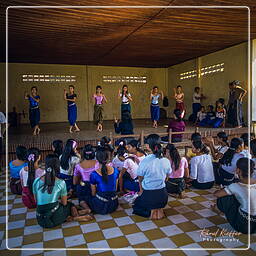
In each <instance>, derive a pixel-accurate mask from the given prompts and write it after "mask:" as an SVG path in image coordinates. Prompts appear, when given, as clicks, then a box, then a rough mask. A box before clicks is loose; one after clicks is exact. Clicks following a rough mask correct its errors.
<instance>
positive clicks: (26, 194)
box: [21, 187, 36, 209]
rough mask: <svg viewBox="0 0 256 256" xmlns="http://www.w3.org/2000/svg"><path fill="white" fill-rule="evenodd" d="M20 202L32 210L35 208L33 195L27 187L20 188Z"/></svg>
mask: <svg viewBox="0 0 256 256" xmlns="http://www.w3.org/2000/svg"><path fill="white" fill-rule="evenodd" d="M21 198H22V202H23V204H24V205H25V206H26V207H27V208H29V209H33V208H36V201H35V198H34V195H33V194H32V193H31V192H30V190H29V188H28V187H23V188H22V197H21Z"/></svg>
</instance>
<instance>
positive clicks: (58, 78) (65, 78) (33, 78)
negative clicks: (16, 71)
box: [22, 74, 76, 83]
mask: <svg viewBox="0 0 256 256" xmlns="http://www.w3.org/2000/svg"><path fill="white" fill-rule="evenodd" d="M22 82H58V83H59V82H64V83H70V82H76V76H73V75H50V74H47V75H43V74H24V75H22Z"/></svg>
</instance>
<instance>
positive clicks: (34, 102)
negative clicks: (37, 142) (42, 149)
mask: <svg viewBox="0 0 256 256" xmlns="http://www.w3.org/2000/svg"><path fill="white" fill-rule="evenodd" d="M25 99H26V100H29V121H30V125H31V127H32V128H33V129H34V131H33V135H38V134H39V133H40V128H39V122H40V109H39V101H40V96H39V95H38V94H37V87H36V86H33V87H32V88H31V95H29V94H28V93H27V92H25Z"/></svg>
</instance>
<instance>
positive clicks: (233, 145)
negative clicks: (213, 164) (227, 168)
mask: <svg viewBox="0 0 256 256" xmlns="http://www.w3.org/2000/svg"><path fill="white" fill-rule="evenodd" d="M241 145H243V140H242V139H240V138H233V139H232V140H231V142H230V148H229V149H228V150H227V151H226V152H225V154H224V155H223V157H222V158H221V159H220V163H221V164H223V165H231V162H232V159H233V157H234V154H235V153H236V150H237V149H238V148H239V146H241Z"/></svg>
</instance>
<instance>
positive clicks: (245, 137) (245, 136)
mask: <svg viewBox="0 0 256 256" xmlns="http://www.w3.org/2000/svg"><path fill="white" fill-rule="evenodd" d="M240 138H241V139H242V140H243V142H244V149H243V151H242V152H241V153H242V154H243V155H244V157H248V158H252V156H251V153H250V151H249V134H248V133H247V132H246V133H243V134H242V135H241V137H240Z"/></svg>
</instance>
